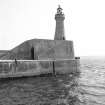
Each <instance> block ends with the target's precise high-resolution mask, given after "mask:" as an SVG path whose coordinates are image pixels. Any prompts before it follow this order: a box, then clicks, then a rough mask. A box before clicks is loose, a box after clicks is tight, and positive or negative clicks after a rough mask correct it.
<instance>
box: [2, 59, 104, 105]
mask: <svg viewBox="0 0 105 105" xmlns="http://www.w3.org/2000/svg"><path fill="white" fill-rule="evenodd" d="M104 85H105V59H95V58H93V59H86V58H84V59H81V73H80V74H79V73H75V74H68V75H57V76H56V77H55V76H51V75H49V76H48V75H47V76H42V77H30V78H16V79H9V80H7V79H3V80H0V105H105V86H104Z"/></svg>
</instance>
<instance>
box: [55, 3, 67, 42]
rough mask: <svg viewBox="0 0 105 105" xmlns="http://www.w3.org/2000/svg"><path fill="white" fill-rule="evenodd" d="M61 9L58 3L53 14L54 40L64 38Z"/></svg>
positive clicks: (63, 16)
mask: <svg viewBox="0 0 105 105" xmlns="http://www.w3.org/2000/svg"><path fill="white" fill-rule="evenodd" d="M62 10H63V9H62V8H61V7H60V5H59V6H58V8H57V13H56V14H55V20H56V29H55V37H54V40H65V32H64V19H65V15H64V13H63V12H62Z"/></svg>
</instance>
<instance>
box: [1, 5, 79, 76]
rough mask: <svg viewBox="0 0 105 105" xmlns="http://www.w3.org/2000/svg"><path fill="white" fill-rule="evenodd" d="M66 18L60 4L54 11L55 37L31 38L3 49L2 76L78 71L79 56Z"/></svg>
mask: <svg viewBox="0 0 105 105" xmlns="http://www.w3.org/2000/svg"><path fill="white" fill-rule="evenodd" d="M64 19H65V15H64V13H63V12H62V8H61V7H60V6H59V7H58V8H57V13H56V14H55V20H56V29H55V37H54V40H48V39H31V40H27V41H25V42H23V43H22V44H20V45H18V46H17V47H15V48H13V49H12V50H10V51H7V52H5V53H4V54H3V53H1V55H0V59H1V61H0V72H1V73H0V78H1V77H4V78H6V77H18V76H27V75H28V76H30V75H37V74H43V73H51V72H54V73H55V72H56V73H63V74H64V73H70V72H75V71H78V70H79V58H78V57H75V56H74V47H73V41H68V40H66V38H65V32H64ZM8 60H9V61H8Z"/></svg>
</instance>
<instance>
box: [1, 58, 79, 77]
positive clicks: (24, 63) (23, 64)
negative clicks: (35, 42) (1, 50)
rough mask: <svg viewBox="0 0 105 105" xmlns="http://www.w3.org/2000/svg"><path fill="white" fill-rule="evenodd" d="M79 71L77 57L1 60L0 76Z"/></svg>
mask: <svg viewBox="0 0 105 105" xmlns="http://www.w3.org/2000/svg"><path fill="white" fill-rule="evenodd" d="M78 71H79V59H71V60H67V59H66V60H18V61H15V60H1V61H0V78H8V77H23V76H34V75H40V74H48V73H54V72H55V73H57V74H66V73H73V72H78Z"/></svg>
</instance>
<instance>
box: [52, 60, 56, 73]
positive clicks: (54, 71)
mask: <svg viewBox="0 0 105 105" xmlns="http://www.w3.org/2000/svg"><path fill="white" fill-rule="evenodd" d="M52 63H53V74H54V75H56V71H55V64H54V61H52Z"/></svg>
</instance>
